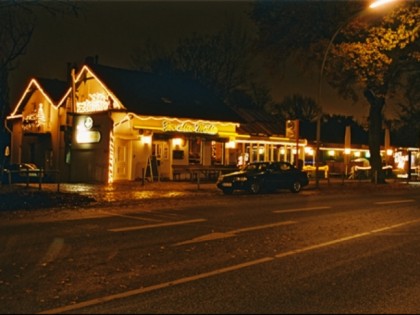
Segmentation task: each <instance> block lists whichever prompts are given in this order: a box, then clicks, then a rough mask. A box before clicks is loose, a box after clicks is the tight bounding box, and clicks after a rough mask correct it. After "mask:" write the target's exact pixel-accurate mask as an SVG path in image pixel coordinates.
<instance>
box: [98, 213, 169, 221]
mask: <svg viewBox="0 0 420 315" xmlns="http://www.w3.org/2000/svg"><path fill="white" fill-rule="evenodd" d="M102 212H103V213H106V214H108V215H110V216H113V217H121V218H128V219H134V220H140V221H151V222H161V221H162V220H159V219H151V218H145V217H138V216H135V215H126V214H119V213H113V212H108V211H102Z"/></svg>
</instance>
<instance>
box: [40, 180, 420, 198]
mask: <svg viewBox="0 0 420 315" xmlns="http://www.w3.org/2000/svg"><path fill="white" fill-rule="evenodd" d="M44 186H45V187H44ZM44 186H43V189H48V190H54V189H56V185H55V184H44ZM47 186H48V187H47ZM414 187H418V188H420V181H416V182H415V181H412V182H408V181H407V180H401V179H398V180H395V179H388V180H387V184H386V185H376V184H372V183H371V182H370V180H369V179H368V180H352V179H350V180H349V179H346V180H343V179H340V178H331V179H329V180H328V179H320V180H319V185H318V187H317V184H316V181H315V180H314V179H312V180H311V181H310V182H309V185H308V186H306V187H304V188H303V189H302V191H301V193H303V192H308V191H310V192H313V193H332V192H334V191H343V190H346V191H348V192H351V191H360V190H362V191H373V190H377V189H381V190H384V189H387V190H396V189H406V188H414ZM60 192H67V193H78V194H82V195H85V196H89V197H92V198H94V199H95V200H97V201H98V202H113V201H119V200H128V199H130V200H133V199H166V198H183V197H184V198H185V197H195V198H197V197H203V196H206V195H207V196H211V195H221V194H222V192H221V191H220V190H219V189H218V188H217V187H216V183H215V182H208V181H205V182H194V181H154V182H145V183H144V184H143V183H141V182H137V181H136V182H132V181H130V182H119V183H114V184H60Z"/></svg>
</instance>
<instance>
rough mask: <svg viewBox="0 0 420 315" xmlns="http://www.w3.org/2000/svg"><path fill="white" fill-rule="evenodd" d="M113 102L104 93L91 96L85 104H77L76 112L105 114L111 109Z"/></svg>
mask: <svg viewBox="0 0 420 315" xmlns="http://www.w3.org/2000/svg"><path fill="white" fill-rule="evenodd" d="M111 107H112V106H111V102H110V100H109V98H108V97H107V96H106V95H105V94H103V93H93V94H89V98H88V99H87V100H85V101H83V102H77V103H76V112H78V113H89V112H103V111H106V110H108V109H110V108H111Z"/></svg>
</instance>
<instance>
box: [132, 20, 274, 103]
mask: <svg viewBox="0 0 420 315" xmlns="http://www.w3.org/2000/svg"><path fill="white" fill-rule="evenodd" d="M253 43H254V42H253V39H252V38H251V37H250V35H249V34H248V32H247V31H246V29H244V28H243V27H242V26H241V25H240V24H239V23H235V22H233V21H228V22H227V23H226V24H225V25H224V26H223V27H222V28H221V30H220V31H218V32H216V33H214V34H204V35H203V34H193V35H191V36H189V37H185V38H181V39H180V40H179V41H178V44H177V46H176V47H175V48H174V49H173V50H170V49H168V48H165V47H162V46H159V45H156V44H155V43H154V42H153V41H152V40H151V39H148V40H147V41H146V43H145V44H144V45H141V48H140V49H137V51H135V52H133V53H132V56H131V59H132V64H133V67H134V68H135V69H137V70H142V71H150V72H154V73H165V72H166V73H168V72H178V73H183V74H187V75H188V76H189V77H191V78H193V79H195V80H198V81H200V82H201V83H203V84H204V85H205V86H207V87H208V88H210V89H212V90H213V91H215V92H216V93H217V94H218V95H219V96H220V97H221V98H222V99H224V100H225V101H226V102H227V103H230V105H232V106H236V105H237V104H232V102H234V101H235V100H238V98H237V97H235V95H232V94H237V92H238V91H241V93H244V92H245V93H247V94H248V96H250V97H251V98H252V100H253V102H254V103H255V104H256V106H259V107H264V106H265V104H264V103H265V102H269V101H270V100H271V99H270V97H269V96H268V93H267V91H266V89H264V87H263V86H262V84H259V83H256V80H255V78H254V77H255V75H254V74H253V73H252V68H253V63H252V61H253V58H254V57H255V54H253ZM251 78H253V79H252V80H251Z"/></svg>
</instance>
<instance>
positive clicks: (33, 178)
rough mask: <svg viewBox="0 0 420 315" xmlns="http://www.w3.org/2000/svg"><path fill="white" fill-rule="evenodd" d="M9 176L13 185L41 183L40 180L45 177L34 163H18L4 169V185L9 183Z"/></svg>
mask: <svg viewBox="0 0 420 315" xmlns="http://www.w3.org/2000/svg"><path fill="white" fill-rule="evenodd" d="M9 175H10V182H11V183H25V182H27V181H29V182H39V178H40V177H44V172H42V170H41V169H40V168H39V167H38V166H37V165H36V164H34V163H17V164H10V165H8V166H6V167H5V168H4V169H3V171H2V182H3V183H9ZM43 181H44V179H43Z"/></svg>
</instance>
